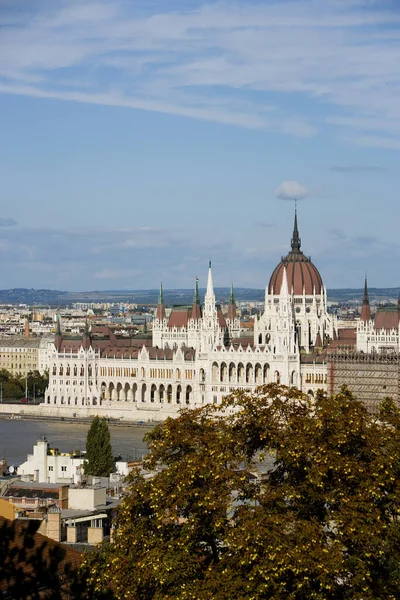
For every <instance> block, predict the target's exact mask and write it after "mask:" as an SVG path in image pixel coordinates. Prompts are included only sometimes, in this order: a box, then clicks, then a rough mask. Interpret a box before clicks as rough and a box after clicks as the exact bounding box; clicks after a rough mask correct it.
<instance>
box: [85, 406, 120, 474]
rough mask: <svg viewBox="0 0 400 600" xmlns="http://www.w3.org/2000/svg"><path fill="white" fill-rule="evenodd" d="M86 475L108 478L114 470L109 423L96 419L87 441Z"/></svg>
mask: <svg viewBox="0 0 400 600" xmlns="http://www.w3.org/2000/svg"><path fill="white" fill-rule="evenodd" d="M84 470H85V475H95V476H96V477H108V475H109V474H110V473H111V472H112V471H113V470H114V459H113V455H112V448H111V442H110V432H109V429H108V425H107V421H106V420H105V419H102V418H100V417H95V418H94V419H93V421H92V424H91V426H90V429H89V431H88V434H87V439H86V460H85V463H84Z"/></svg>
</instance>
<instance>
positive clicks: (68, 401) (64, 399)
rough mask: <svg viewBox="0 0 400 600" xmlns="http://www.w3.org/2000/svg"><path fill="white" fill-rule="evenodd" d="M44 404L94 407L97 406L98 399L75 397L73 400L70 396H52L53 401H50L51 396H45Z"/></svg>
mask: <svg viewBox="0 0 400 600" xmlns="http://www.w3.org/2000/svg"><path fill="white" fill-rule="evenodd" d="M46 403H47V404H51V403H53V404H63V405H66V406H85V405H89V404H90V405H92V406H96V405H97V404H98V399H97V398H78V397H77V396H75V398H73V397H72V396H60V397H59V398H58V397H57V396H53V399H51V396H47V398H46Z"/></svg>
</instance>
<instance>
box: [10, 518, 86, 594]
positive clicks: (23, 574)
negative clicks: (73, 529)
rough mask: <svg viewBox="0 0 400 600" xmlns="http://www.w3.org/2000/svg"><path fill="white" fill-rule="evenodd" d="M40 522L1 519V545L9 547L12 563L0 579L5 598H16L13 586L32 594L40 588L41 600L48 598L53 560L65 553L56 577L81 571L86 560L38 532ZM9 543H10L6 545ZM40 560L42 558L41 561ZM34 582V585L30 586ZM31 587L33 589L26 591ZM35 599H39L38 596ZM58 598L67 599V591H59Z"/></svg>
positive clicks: (52, 577) (67, 547)
mask: <svg viewBox="0 0 400 600" xmlns="http://www.w3.org/2000/svg"><path fill="white" fill-rule="evenodd" d="M38 526H39V521H36V520H35V521H33V520H31V519H16V520H15V521H9V520H8V519H4V518H3V517H0V532H1V534H0V535H1V537H2V542H3V543H7V545H8V556H9V557H10V561H9V562H8V564H7V570H3V571H2V574H1V577H0V592H1V594H2V597H4V598H14V597H16V596H15V595H14V594H13V592H15V590H13V587H14V586H16V585H18V587H20V590H19V592H20V594H19V595H18V598H20V597H22V595H21V592H24V593H26V594H27V596H28V594H29V595H30V593H32V591H33V589H36V588H38V589H41V590H42V592H43V593H42V592H39V596H38V597H40V598H42V597H43V598H45V597H48V596H46V588H47V589H48V588H51V585H52V583H55V584H57V582H54V575H55V573H54V566H53V565H54V562H53V560H54V558H55V557H56V556H59V553H60V551H61V552H62V556H63V558H62V560H61V561H60V563H59V564H58V569H57V574H59V575H60V576H62V575H63V574H64V573H66V572H67V571H68V569H69V568H72V569H73V570H75V569H78V568H79V567H80V565H81V564H82V561H83V555H82V554H80V553H79V552H77V551H76V550H75V549H74V548H71V547H70V546H67V545H64V544H60V543H58V542H55V541H54V540H51V539H49V538H47V537H45V536H43V535H41V534H40V533H36V530H37V528H38ZM6 540H7V542H6ZM38 557H40V559H39V561H38ZM30 582H32V586H30V585H29V584H30ZM24 586H27V587H28V586H29V587H30V589H29V590H28V589H27V588H25V589H23V588H24ZM35 597H36V596H35ZM58 597H59V598H61V599H62V598H67V597H68V594H67V592H65V594H64V592H63V591H62V590H60V592H59V596H58Z"/></svg>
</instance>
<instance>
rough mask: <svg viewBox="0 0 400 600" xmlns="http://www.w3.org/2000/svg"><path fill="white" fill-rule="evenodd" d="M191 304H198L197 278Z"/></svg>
mask: <svg viewBox="0 0 400 600" xmlns="http://www.w3.org/2000/svg"><path fill="white" fill-rule="evenodd" d="M193 304H200V296H199V278H198V277H196V283H195V286H194V295H193Z"/></svg>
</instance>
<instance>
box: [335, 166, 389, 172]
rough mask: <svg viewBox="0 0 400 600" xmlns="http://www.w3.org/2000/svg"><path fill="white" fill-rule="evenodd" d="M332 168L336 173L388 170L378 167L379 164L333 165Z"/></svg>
mask: <svg viewBox="0 0 400 600" xmlns="http://www.w3.org/2000/svg"><path fill="white" fill-rule="evenodd" d="M330 170H331V171H334V172H335V173H383V172H385V171H387V169H386V168H385V167H378V166H377V165H349V166H336V167H331V168H330Z"/></svg>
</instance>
